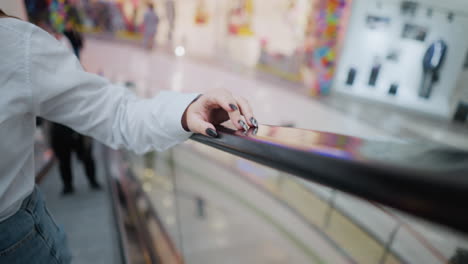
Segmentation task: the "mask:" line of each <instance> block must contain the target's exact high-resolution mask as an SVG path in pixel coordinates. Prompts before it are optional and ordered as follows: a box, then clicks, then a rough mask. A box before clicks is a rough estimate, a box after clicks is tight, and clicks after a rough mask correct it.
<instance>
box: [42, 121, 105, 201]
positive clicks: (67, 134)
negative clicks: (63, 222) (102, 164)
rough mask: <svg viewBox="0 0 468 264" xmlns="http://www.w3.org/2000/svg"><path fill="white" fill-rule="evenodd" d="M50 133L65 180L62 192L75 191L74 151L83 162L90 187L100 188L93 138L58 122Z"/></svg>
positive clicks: (70, 192) (63, 179)
mask: <svg viewBox="0 0 468 264" xmlns="http://www.w3.org/2000/svg"><path fill="white" fill-rule="evenodd" d="M50 135H51V139H50V142H51V145H52V149H53V151H54V153H55V156H56V157H57V160H58V162H59V170H60V175H61V177H62V181H63V191H62V194H63V195H68V194H72V193H73V192H74V191H75V189H74V187H73V173H72V163H71V156H72V153H75V154H76V156H77V158H78V160H80V161H81V163H82V164H83V166H84V168H85V172H86V176H87V178H88V182H89V185H90V187H91V188H92V189H94V190H100V189H101V186H100V184H99V183H98V181H97V179H96V166H95V162H94V159H93V154H92V140H91V139H90V138H88V137H85V136H83V135H81V134H79V133H77V132H75V131H73V130H72V129H70V128H68V127H66V126H64V125H61V124H57V123H52V126H51V129H50Z"/></svg>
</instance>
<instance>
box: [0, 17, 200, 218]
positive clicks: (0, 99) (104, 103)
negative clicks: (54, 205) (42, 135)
mask: <svg viewBox="0 0 468 264" xmlns="http://www.w3.org/2000/svg"><path fill="white" fill-rule="evenodd" d="M196 96H197V94H179V93H175V92H162V93H160V94H159V95H158V96H156V97H154V98H152V99H141V98H138V97H136V96H135V95H134V94H133V93H131V92H130V91H129V90H127V89H125V88H123V87H119V86H115V85H112V84H111V83H109V81H107V80H106V79H104V78H101V77H99V76H97V75H94V74H90V73H87V72H85V71H84V70H83V69H82V68H81V66H80V64H79V62H78V60H77V59H76V58H75V56H74V55H73V54H72V53H71V52H70V51H69V50H68V49H67V48H66V47H65V46H64V45H62V44H61V43H59V42H58V41H57V40H56V39H55V38H53V37H52V36H51V35H49V34H48V33H46V32H45V31H43V30H41V29H40V28H38V27H36V26H34V25H32V24H30V23H27V22H23V21H21V20H18V19H14V18H0V110H1V111H0V153H1V158H0V221H2V220H4V219H6V218H7V217H9V216H11V215H13V214H14V213H15V212H16V211H17V210H18V209H19V207H20V205H21V202H22V201H23V199H24V198H26V197H27V196H28V195H29V194H30V193H31V192H32V191H33V188H34V171H35V170H34V131H35V118H36V116H40V117H43V118H44V119H47V120H50V121H54V122H57V123H61V124H64V125H67V126H69V127H71V128H73V129H74V130H76V131H78V132H80V133H83V134H86V135H89V136H92V137H93V138H95V139H97V140H99V141H101V142H103V143H104V144H106V145H108V146H110V147H112V148H119V147H124V148H127V149H131V150H133V151H135V152H137V153H143V152H146V151H149V150H153V149H156V150H164V149H166V148H169V147H171V146H173V145H175V144H177V143H180V142H182V141H184V140H186V139H187V138H188V137H189V136H190V135H191V133H189V132H186V131H185V130H184V129H183V128H182V125H181V118H182V115H183V113H184V111H185V109H186V108H187V106H188V105H189V104H190V103H191V102H192V101H193V100H194V99H195V98H196Z"/></svg>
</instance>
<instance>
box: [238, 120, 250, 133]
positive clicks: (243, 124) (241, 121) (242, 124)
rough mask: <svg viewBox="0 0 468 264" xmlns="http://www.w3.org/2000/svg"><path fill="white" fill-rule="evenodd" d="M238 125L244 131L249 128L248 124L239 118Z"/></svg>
mask: <svg viewBox="0 0 468 264" xmlns="http://www.w3.org/2000/svg"><path fill="white" fill-rule="evenodd" d="M239 125H241V126H242V128H243V129H244V130H245V131H247V130H249V126H248V125H247V124H246V123H245V122H244V121H243V120H239Z"/></svg>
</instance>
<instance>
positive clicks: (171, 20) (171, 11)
mask: <svg viewBox="0 0 468 264" xmlns="http://www.w3.org/2000/svg"><path fill="white" fill-rule="evenodd" d="M166 18H167V23H168V25H169V29H168V31H167V40H168V41H169V42H171V41H172V35H173V34H174V27H175V18H176V13H175V3H174V0H166Z"/></svg>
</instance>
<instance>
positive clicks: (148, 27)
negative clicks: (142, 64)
mask: <svg viewBox="0 0 468 264" xmlns="http://www.w3.org/2000/svg"><path fill="white" fill-rule="evenodd" d="M158 24H159V17H158V15H156V13H155V11H154V7H153V4H148V10H146V13H145V17H144V19H143V45H144V47H145V48H146V49H149V50H151V49H153V45H154V41H155V39H154V38H155V37H156V33H157V31H158Z"/></svg>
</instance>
